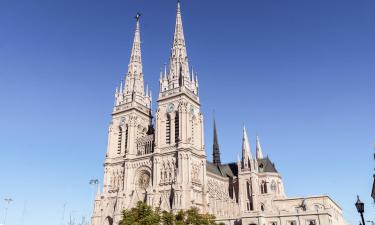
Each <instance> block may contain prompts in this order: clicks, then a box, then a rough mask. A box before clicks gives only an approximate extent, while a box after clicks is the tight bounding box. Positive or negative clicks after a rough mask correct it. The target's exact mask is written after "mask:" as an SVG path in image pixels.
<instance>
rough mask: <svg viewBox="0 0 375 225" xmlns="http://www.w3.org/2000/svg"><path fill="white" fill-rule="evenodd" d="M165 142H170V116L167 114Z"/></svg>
mask: <svg viewBox="0 0 375 225" xmlns="http://www.w3.org/2000/svg"><path fill="white" fill-rule="evenodd" d="M165 143H166V144H170V143H171V117H170V115H169V114H168V115H167V121H166V122H165Z"/></svg>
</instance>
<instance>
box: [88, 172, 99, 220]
mask: <svg viewBox="0 0 375 225" xmlns="http://www.w3.org/2000/svg"><path fill="white" fill-rule="evenodd" d="M89 184H90V185H91V186H92V187H93V190H92V203H91V209H90V214H89V215H90V218H89V220H90V221H91V217H92V215H93V210H94V205H95V190H97V189H98V186H99V180H98V179H91V180H90V181H89Z"/></svg>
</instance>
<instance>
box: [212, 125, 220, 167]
mask: <svg viewBox="0 0 375 225" xmlns="http://www.w3.org/2000/svg"><path fill="white" fill-rule="evenodd" d="M212 148H213V153H212V158H213V163H214V164H216V165H220V164H221V160H220V148H219V139H218V138H217V130H216V121H215V119H214V143H213V146H212Z"/></svg>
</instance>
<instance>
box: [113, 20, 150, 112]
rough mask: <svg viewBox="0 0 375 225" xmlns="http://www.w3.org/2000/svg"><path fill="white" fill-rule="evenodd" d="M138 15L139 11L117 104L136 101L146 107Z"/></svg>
mask: <svg viewBox="0 0 375 225" xmlns="http://www.w3.org/2000/svg"><path fill="white" fill-rule="evenodd" d="M140 17H141V14H139V13H137V15H136V16H135V19H136V25H135V32H134V39H133V46H132V49H131V54H130V60H129V65H128V72H127V74H126V77H125V87H124V89H123V91H122V90H120V93H119V95H121V96H120V97H121V101H119V104H123V103H130V102H137V103H139V104H141V105H143V106H145V107H147V108H150V105H151V101H150V96H149V95H148V94H147V93H145V88H144V79H143V68H142V53H141V34H140V25H139V23H140ZM120 89H121V88H120Z"/></svg>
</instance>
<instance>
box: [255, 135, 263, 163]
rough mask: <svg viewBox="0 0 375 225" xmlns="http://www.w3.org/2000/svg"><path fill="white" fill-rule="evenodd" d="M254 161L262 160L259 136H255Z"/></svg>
mask: <svg viewBox="0 0 375 225" xmlns="http://www.w3.org/2000/svg"><path fill="white" fill-rule="evenodd" d="M256 142H257V143H256V159H263V151H262V146H261V145H260V140H259V136H258V135H257V141H256Z"/></svg>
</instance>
